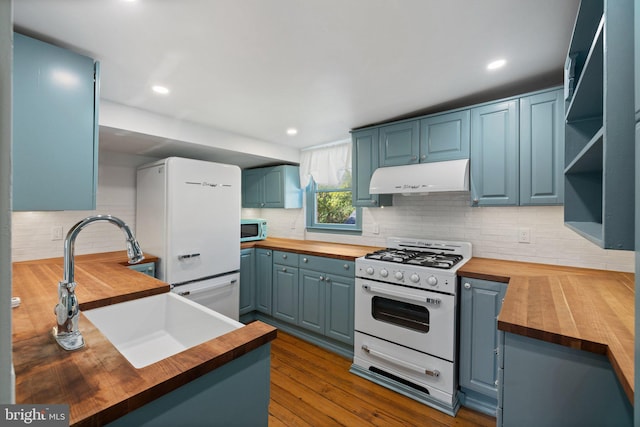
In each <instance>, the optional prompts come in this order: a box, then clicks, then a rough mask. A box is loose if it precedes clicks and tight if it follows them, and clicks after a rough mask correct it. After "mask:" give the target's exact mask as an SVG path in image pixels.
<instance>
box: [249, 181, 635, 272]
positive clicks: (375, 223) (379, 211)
mask: <svg viewBox="0 0 640 427" xmlns="http://www.w3.org/2000/svg"><path fill="white" fill-rule="evenodd" d="M242 215H243V217H246V218H251V217H259V218H265V219H266V220H267V221H268V227H269V235H270V236H275V237H289V238H294V239H307V240H320V241H331V242H339V243H352V244H363V245H372V246H382V247H384V246H386V238H387V237H392V236H393V237H395V236H398V237H405V236H411V237H424V238H431V239H441V240H462V241H468V242H471V243H472V245H473V255H474V256H477V257H485V258H498V259H506V260H517V261H527V262H536V263H544V264H558V265H569V266H575V267H587V268H597V269H603V270H617V271H626V272H633V271H634V267H635V261H634V252H632V251H614V250H604V249H601V248H599V247H597V246H596V245H594V244H593V243H591V242H589V241H588V240H586V239H584V238H582V237H580V236H579V235H577V234H576V233H575V232H573V231H571V230H570V229H568V228H567V227H565V225H564V213H563V207H562V206H539V207H536V206H518V207H481V208H479V207H471V206H470V205H469V193H434V194H429V195H426V196H402V195H394V196H393V206H389V207H385V208H363V232H362V236H349V235H337V234H327V233H311V232H306V231H305V229H304V212H303V210H302V209H291V210H286V209H243V211H242ZM520 231H525V232H526V231H528V233H529V238H530V242H529V243H520V242H519V241H518V233H519V232H520Z"/></svg>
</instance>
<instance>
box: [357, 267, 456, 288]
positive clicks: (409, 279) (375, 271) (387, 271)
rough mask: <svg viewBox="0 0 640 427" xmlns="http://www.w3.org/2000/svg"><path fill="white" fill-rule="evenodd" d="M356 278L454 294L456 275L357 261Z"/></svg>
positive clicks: (418, 268)
mask: <svg viewBox="0 0 640 427" xmlns="http://www.w3.org/2000/svg"><path fill="white" fill-rule="evenodd" d="M356 277H361V278H364V279H371V280H378V281H380V282H386V283H392V284H397V285H403V286H411V287H414V288H420V289H427V290H434V291H440V292H446V293H449V294H456V274H455V272H453V271H444V272H443V271H434V269H432V268H425V267H409V266H406V265H398V264H394V263H385V262H380V261H374V262H371V261H367V260H361V259H358V260H356Z"/></svg>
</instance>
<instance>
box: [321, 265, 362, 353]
mask: <svg viewBox="0 0 640 427" xmlns="http://www.w3.org/2000/svg"><path fill="white" fill-rule="evenodd" d="M326 281H327V286H326V290H327V291H326V298H325V313H326V323H325V335H326V336H328V337H329V338H333V339H334V340H337V341H341V342H343V343H345V344H349V345H353V339H354V336H353V335H354V334H353V333H354V304H355V301H354V298H355V295H354V293H355V278H351V277H344V276H338V275H333V274H327V279H326Z"/></svg>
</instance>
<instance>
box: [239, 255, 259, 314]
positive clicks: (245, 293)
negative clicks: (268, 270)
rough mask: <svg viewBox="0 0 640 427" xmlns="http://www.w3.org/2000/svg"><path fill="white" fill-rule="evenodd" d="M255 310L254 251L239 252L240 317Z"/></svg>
mask: <svg viewBox="0 0 640 427" xmlns="http://www.w3.org/2000/svg"><path fill="white" fill-rule="evenodd" d="M255 309H256V262H255V255H254V249H253V248H249V249H242V250H240V315H243V314H247V313H250V312H252V311H254V310H255Z"/></svg>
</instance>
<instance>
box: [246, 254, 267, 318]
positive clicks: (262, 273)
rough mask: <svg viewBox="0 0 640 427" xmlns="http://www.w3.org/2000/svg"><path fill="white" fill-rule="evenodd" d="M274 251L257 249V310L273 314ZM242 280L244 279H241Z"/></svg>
mask: <svg viewBox="0 0 640 427" xmlns="http://www.w3.org/2000/svg"><path fill="white" fill-rule="evenodd" d="M272 254H273V251H272V250H271V249H256V250H255V257H256V311H259V312H260V313H264V314H267V315H271V292H272V287H273V256H272ZM240 280H242V279H240Z"/></svg>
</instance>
